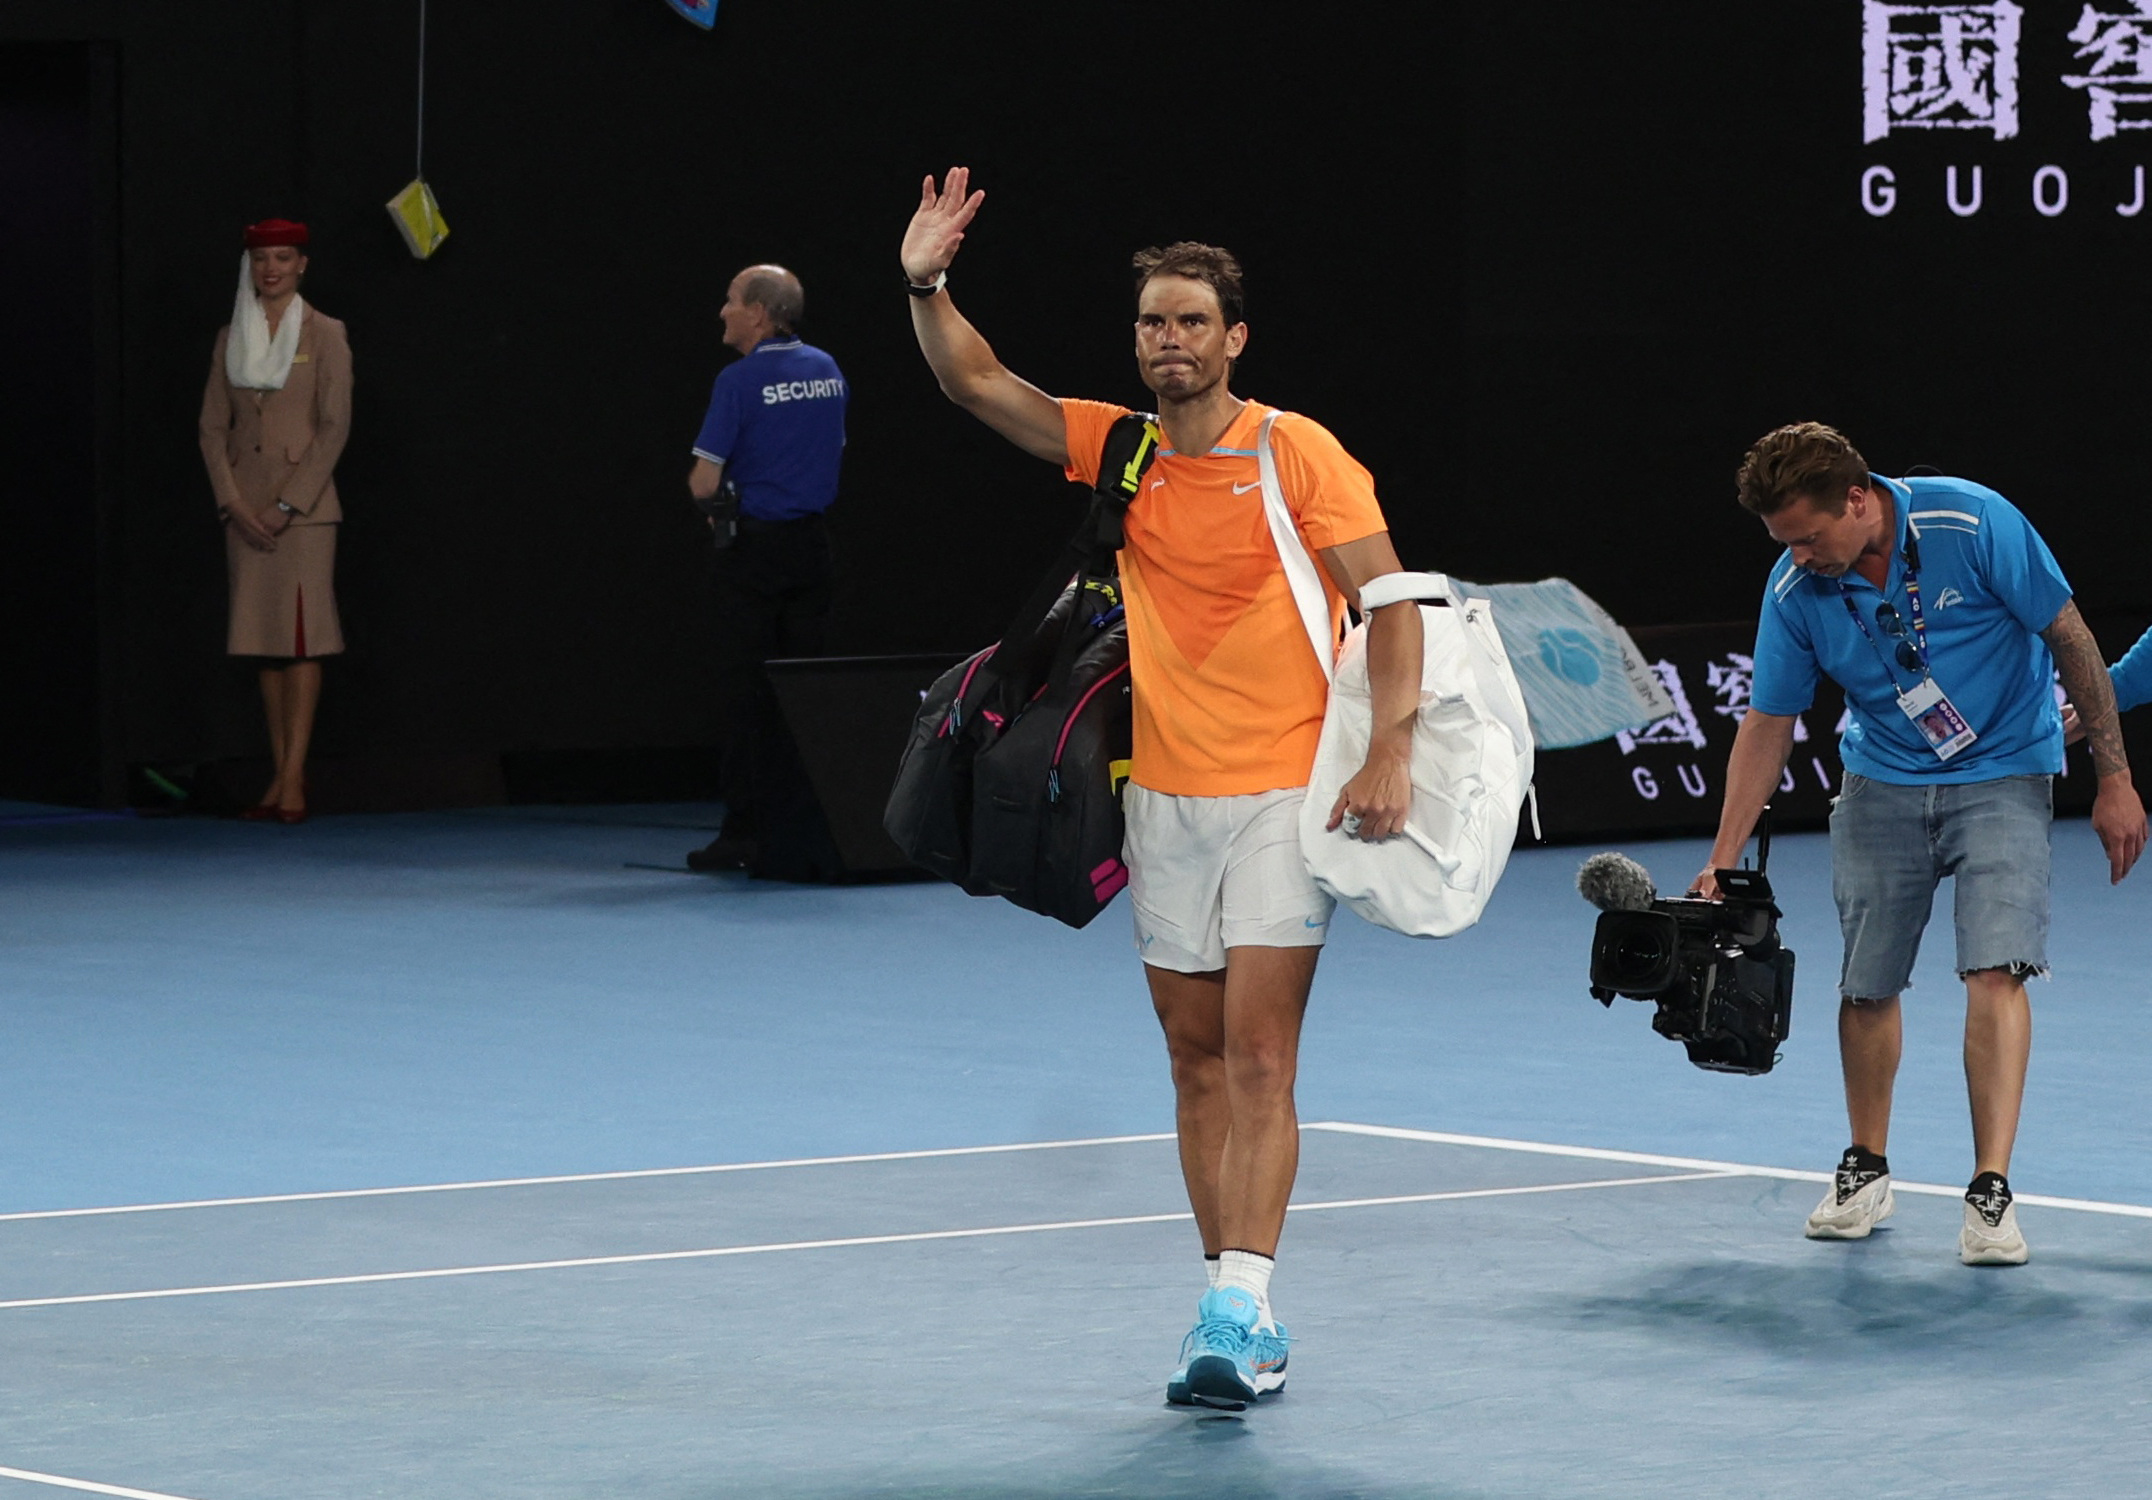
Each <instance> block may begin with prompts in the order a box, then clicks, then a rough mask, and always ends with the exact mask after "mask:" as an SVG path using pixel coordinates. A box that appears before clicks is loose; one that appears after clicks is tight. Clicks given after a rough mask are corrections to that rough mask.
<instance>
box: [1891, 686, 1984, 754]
mask: <svg viewBox="0 0 2152 1500" xmlns="http://www.w3.org/2000/svg"><path fill="white" fill-rule="evenodd" d="M1898 711H1899V712H1900V713H1902V714H1904V715H1905V716H1906V717H1907V718H1908V719H1911V720H1912V721H1913V727H1914V728H1915V729H1917V730H1919V731H1920V737H1921V738H1922V739H1924V740H1926V741H1927V742H1928V748H1929V749H1930V750H1933V751H1934V752H1935V758H1936V759H1937V760H1948V759H1950V758H1951V757H1952V756H1953V755H1956V754H1957V753H1958V752H1959V751H1960V750H1963V749H1964V748H1965V747H1966V746H1967V745H1970V744H1971V743H1972V742H1973V741H1974V740H1977V739H1979V738H1980V736H1979V735H1977V734H1975V733H1973V727H1972V725H1970V724H1968V723H1966V722H1965V715H1963V714H1961V713H1959V712H1958V705H1957V704H1955V703H1953V702H1951V701H1950V695H1949V694H1948V693H1946V692H1944V691H1943V690H1942V689H1941V688H1940V687H1938V686H1937V685H1936V682H1935V679H1934V678H1932V677H1930V678H1927V679H1925V680H1924V681H1922V683H1921V684H1920V686H1919V687H1916V688H1914V689H1912V690H1911V691H1909V692H1904V693H1900V694H1899V695H1898Z"/></svg>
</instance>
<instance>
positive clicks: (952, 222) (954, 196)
mask: <svg viewBox="0 0 2152 1500" xmlns="http://www.w3.org/2000/svg"><path fill="white" fill-rule="evenodd" d="M985 201H986V193H985V191H984V190H983V189H982V190H981V191H979V192H976V193H974V192H972V191H971V168H969V167H951V168H950V169H949V174H948V175H947V176H946V177H944V178H943V179H942V186H941V190H940V191H939V192H936V191H935V188H934V176H933V174H932V173H928V174H927V177H926V180H925V181H924V182H922V183H921V184H920V185H919V211H918V212H917V213H915V214H913V215H912V222H911V224H910V226H909V227H908V228H906V230H905V231H904V248H903V249H902V250H900V251H898V252H897V254H898V258H899V259H900V260H902V261H903V263H904V274H905V275H906V276H908V277H910V278H911V279H912V281H913V282H914V283H915V284H917V285H919V286H925V285H926V284H927V283H928V282H930V281H932V280H933V279H934V278H935V277H936V276H939V275H940V274H941V273H942V272H944V271H946V270H948V269H949V262H951V261H953V260H955V259H956V251H957V246H959V245H961V244H963V243H964V229H965V226H966V225H968V224H970V223H971V216H972V215H973V214H975V213H977V212H978V211H979V205H980V204H981V203H983V202H985Z"/></svg>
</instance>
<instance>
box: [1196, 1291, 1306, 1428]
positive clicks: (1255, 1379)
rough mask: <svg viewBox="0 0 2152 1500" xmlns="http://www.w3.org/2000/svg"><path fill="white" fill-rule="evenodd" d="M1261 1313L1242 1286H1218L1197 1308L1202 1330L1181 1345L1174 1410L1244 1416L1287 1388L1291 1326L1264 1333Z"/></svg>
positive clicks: (1277, 1325) (1275, 1326)
mask: <svg viewBox="0 0 2152 1500" xmlns="http://www.w3.org/2000/svg"><path fill="white" fill-rule="evenodd" d="M1260 1313H1261V1309H1260V1308H1258V1307H1257V1305H1256V1301H1255V1298H1254V1297H1253V1296H1252V1295H1251V1294H1250V1293H1248V1292H1247V1291H1245V1290H1244V1289H1242V1288H1240V1287H1237V1286H1223V1287H1214V1288H1213V1289H1212V1290H1210V1291H1208V1292H1205V1293H1204V1294H1203V1300H1202V1301H1201V1302H1198V1303H1197V1304H1196V1326H1195V1327H1194V1328H1192V1329H1191V1330H1189V1333H1188V1337H1187V1338H1186V1339H1185V1340H1184V1341H1183V1342H1182V1344H1181V1367H1180V1368H1179V1369H1178V1370H1176V1371H1174V1372H1173V1378H1172V1379H1170V1380H1168V1381H1167V1382H1166V1400H1167V1402H1168V1403H1170V1404H1171V1405H1174V1406H1210V1407H1216V1408H1218V1409H1219V1410H1222V1411H1241V1410H1243V1409H1244V1408H1246V1407H1247V1405H1248V1403H1249V1402H1251V1401H1254V1400H1255V1399H1256V1398H1258V1397H1260V1396H1266V1395H1269V1394H1270V1393H1271V1392H1273V1391H1279V1390H1283V1389H1284V1388H1285V1361H1286V1351H1287V1348H1288V1346H1289V1345H1290V1343H1291V1340H1290V1339H1289V1338H1288V1336H1287V1334H1286V1332H1285V1325H1283V1324H1282V1323H1273V1324H1271V1325H1270V1326H1269V1327H1268V1328H1258V1327H1257V1326H1256V1320H1257V1318H1258V1317H1259V1316H1260Z"/></svg>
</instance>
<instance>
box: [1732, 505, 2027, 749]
mask: <svg viewBox="0 0 2152 1500" xmlns="http://www.w3.org/2000/svg"><path fill="white" fill-rule="evenodd" d="M1871 477H1872V478H1873V479H1874V480H1875V482H1876V483H1877V484H1878V485H1881V486H1884V487H1886V488H1887V490H1888V492H1889V494H1890V496H1891V498H1892V501H1893V508H1894V509H1895V511H1896V513H1897V514H1896V522H1897V527H1898V540H1897V545H1896V546H1895V547H1894V548H1893V549H1892V551H1891V558H1890V571H1889V573H1888V574H1887V575H1886V576H1885V578H1884V584H1885V587H1884V588H1882V589H1881V590H1878V589H1877V588H1876V587H1875V586H1874V585H1873V584H1871V583H1869V582H1868V580H1867V579H1865V578H1863V577H1861V576H1860V575H1859V574H1858V573H1856V572H1848V573H1847V574H1846V576H1845V578H1844V580H1843V581H1844V583H1845V586H1846V591H1847V592H1848V593H1849V594H1850V595H1851V596H1852V599H1853V604H1854V607H1855V608H1857V609H1859V610H1860V612H1861V619H1862V620H1863V621H1865V622H1867V625H1868V630H1869V634H1870V635H1872V636H1873V637H1874V638H1875V644H1874V645H1870V644H1869V641H1868V638H1867V637H1866V636H1863V635H1862V634H1861V628H1860V626H1858V625H1856V624H1854V623H1853V620H1852V618H1851V617H1850V616H1849V615H1848V614H1847V613H1846V606H1845V603H1844V601H1843V600H1842V599H1841V598H1840V596H1839V588H1838V586H1839V582H1840V580H1838V579H1833V578H1820V577H1818V576H1816V575H1815V574H1813V573H1810V572H1808V571H1807V570H1806V569H1803V568H1799V567H1796V566H1795V565H1794V561H1793V553H1792V552H1791V550H1790V549H1789V550H1788V551H1787V553H1786V554H1785V555H1784V556H1782V557H1781V558H1780V559H1779V560H1778V564H1777V566H1776V567H1774V568H1772V569H1771V579H1770V582H1769V583H1768V584H1767V585H1766V586H1765V588H1764V595H1763V613H1762V615H1761V617H1760V618H1759V619H1758V620H1757V623H1756V675H1755V680H1754V684H1753V687H1752V690H1751V696H1750V700H1749V701H1750V703H1751V705H1752V706H1753V707H1754V708H1755V709H1757V710H1758V711H1759V712H1762V713H1767V714H1783V715H1793V714H1798V713H1801V712H1803V711H1804V710H1806V709H1807V708H1808V706H1809V705H1810V704H1811V703H1812V702H1813V701H1814V699H1815V692H1816V679H1817V677H1818V676H1819V675H1827V676H1829V677H1830V678H1831V680H1832V681H1834V682H1836V683H1837V684H1838V685H1839V686H1840V687H1842V688H1844V689H1845V691H1846V706H1847V708H1848V709H1849V710H1850V718H1851V722H1850V723H1849V724H1848V725H1847V727H1846V732H1845V734H1844V736H1843V737H1842V738H1841V739H1840V741H1839V756H1840V759H1841V760H1843V761H1844V763H1845V768H1846V769H1847V770H1848V771H1850V772H1852V773H1853V774H1855V775H1858V776H1866V777H1869V778H1870V779H1872V780H1875V781H1887V782H1896V783H1899V784H1900V785H1920V784H1926V783H1936V782H1943V783H1962V782H1971V781H1993V780H1997V779H1999V778H2001V777H2004V776H2023V775H2031V774H2037V773H2042V772H2045V773H2047V774H2050V775H2052V774H2053V773H2055V772H2057V771H2060V770H2061V769H2062V715H2061V712H2060V711H2059V710H2058V709H2057V708H2056V706H2055V689H2054V672H2055V667H2054V659H2053V658H2052V657H2051V656H2050V655H2049V653H2048V649H2047V642H2045V641H2043V640H2042V639H2040V632H2041V631H2043V630H2045V629H2047V627H2048V626H2050V625H2052V624H2053V623H2054V622H2055V616H2056V615H2058V614H2060V613H2061V612H2062V607H2063V606H2064V605H2065V604H2067V603H2069V602H2070V585H2069V583H2068V582H2067V581H2066V580H2065V579H2064V578H2063V576H2062V569H2061V568H2059V567H2058V566H2056V563H2055V556H2054V554H2053V553H2051V552H2049V551H2048V550H2047V543H2046V542H2044V541H2042V540H2041V539H2040V534H2039V533H2038V532H2036V531H2034V530H2033V529H2032V525H2031V523H2029V522H2028V521H2027V520H2026V519H2025V517H2024V515H2023V514H2022V513H2021V512H2020V511H2019V510H2018V508H2017V507H2016V506H2014V505H2012V504H2011V503H2010V502H2009V501H2008V500H2005V499H2004V498H2003V497H2002V496H2000V495H1998V494H1996V493H1995V491H1993V490H1991V489H1989V488H1987V487H1986V486H1985V485H1978V484H1974V483H1972V482H1971V481H1970V480H1965V479H1909V480H1905V481H1903V482H1900V481H1898V480H1895V479H1885V478H1883V477H1882V476H1881V475H1874V476H1871ZM1916 538H1917V539H1918V542H1919V552H1920V566H1919V577H1920V598H1921V604H1922V605H1923V607H1924V609H1925V611H1926V617H1927V622H1928V652H1929V659H1930V664H1931V667H1932V670H1933V672H1934V675H1935V681H1936V683H1937V685H1938V686H1940V687H1941V688H1942V689H1943V691H1944V692H1946V693H1948V694H1949V695H1950V700H1951V702H1953V703H1955V704H1956V705H1957V706H1958V710H1959V712H1960V713H1962V714H1964V715H1965V720H1966V722H1967V723H1968V724H1970V725H1971V726H1972V728H1973V731H1974V732H1975V733H1976V734H1978V735H1979V738H1978V739H1976V740H1975V741H1974V742H1973V743H1972V744H1971V745H1969V746H1967V747H1966V748H1965V749H1963V750H1961V751H1959V752H1958V753H1957V754H1956V755H1954V756H1952V757H1951V758H1950V759H1949V760H1947V761H1944V760H1938V759H1936V756H1935V752H1934V751H1933V750H1931V749H1930V748H1929V747H1928V742H1927V741H1926V740H1924V739H1922V738H1921V735H1920V731H1919V730H1918V729H1916V728H1915V727H1914V726H1913V723H1912V721H1910V720H1909V719H1907V718H1906V716H1905V714H1904V713H1903V712H1901V711H1900V709H1899V707H1898V694H1899V693H1900V692H1902V691H1904V690H1907V689H1910V688H1913V687H1916V686H1918V685H1919V683H1920V680H1921V674H1920V673H1919V672H1917V671H1908V670H1907V669H1906V668H1904V667H1902V666H1900V665H1899V664H1898V662H1897V660H1896V653H1897V649H1898V640H1897V638H1896V637H1894V636H1892V635H1891V634H1889V633H1888V632H1887V631H1886V630H1884V629H1883V628H1882V627H1880V626H1878V625H1877V624H1876V606H1877V605H1878V604H1880V603H1881V602H1883V601H1884V600H1886V599H1887V600H1889V601H1890V603H1891V605H1892V606H1893V607H1894V608H1895V609H1896V610H1897V611H1898V617H1899V619H1900V620H1901V621H1902V622H1903V623H1904V626H1905V632H1906V639H1908V640H1910V639H1912V636H1913V607H1912V604H1911V602H1910V601H1909V599H1908V598H1907V595H1906V589H1905V570H1906V544H1907V543H1908V541H1911V540H1914V539H1916ZM1886 663H1887V665H1886Z"/></svg>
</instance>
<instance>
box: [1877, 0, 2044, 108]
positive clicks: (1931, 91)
mask: <svg viewBox="0 0 2152 1500" xmlns="http://www.w3.org/2000/svg"><path fill="white" fill-rule="evenodd" d="M1861 10H1862V23H1863V31H1862V36H1861V105H1862V115H1861V118H1862V125H1863V134H1862V137H1861V138H1862V139H1863V140H1867V141H1880V140H1882V139H1883V138H1884V137H1885V136H1887V135H1889V134H1890V133H1891V132H1892V131H1893V130H1985V131H1988V132H1990V133H1991V134H1993V136H1994V137H1995V139H1996V140H1998V141H2007V140H2009V139H2010V138H2011V137H2012V136H2014V135H2016V134H2017V133H2018V86H2017V69H2018V21H2019V19H2020V18H2021V17H2022V16H2023V15H2024V14H2025V12H2024V10H2023V9H2022V8H2021V7H2019V6H2016V5H2012V4H2011V3H2010V0H1994V3H1993V4H1988V5H1883V4H1879V3H1878V0H1867V3H1866V4H1864V5H1863V6H1862V7H1861Z"/></svg>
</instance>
